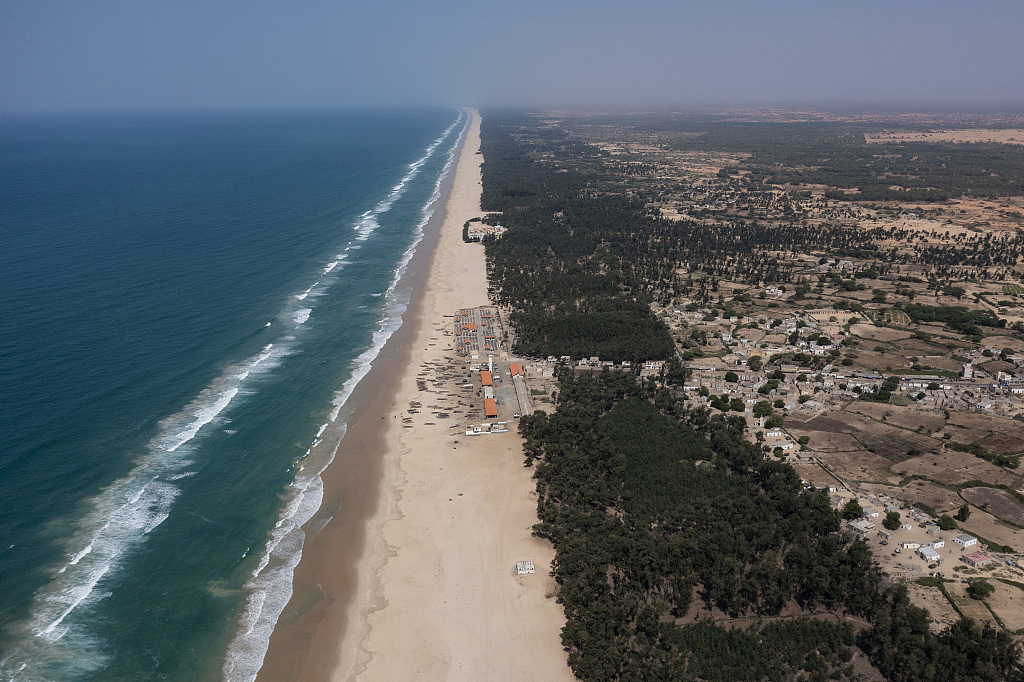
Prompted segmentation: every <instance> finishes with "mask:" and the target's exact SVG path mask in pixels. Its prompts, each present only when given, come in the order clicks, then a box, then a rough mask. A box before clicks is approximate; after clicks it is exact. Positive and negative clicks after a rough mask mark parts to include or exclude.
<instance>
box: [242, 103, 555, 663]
mask: <svg viewBox="0 0 1024 682" xmlns="http://www.w3.org/2000/svg"><path fill="white" fill-rule="evenodd" d="M470 113H471V121H470V125H469V127H468V129H467V132H466V136H465V138H464V140H463V141H462V146H461V148H460V149H459V152H458V156H457V157H456V159H457V160H456V164H455V167H454V168H453V170H452V173H451V176H450V184H449V185H448V186H447V191H446V194H445V195H444V196H445V200H444V205H443V210H442V211H437V212H436V213H435V217H434V219H433V220H432V221H431V226H430V228H429V229H428V230H427V232H426V235H425V238H424V242H423V247H421V250H420V251H418V252H417V254H416V256H415V257H414V261H413V262H411V263H410V273H411V274H410V277H412V279H411V281H412V282H413V284H414V286H415V291H416V292H417V293H416V294H415V295H414V298H413V300H412V301H410V304H409V308H408V313H407V314H408V316H409V317H408V319H407V322H406V324H403V325H402V327H401V328H400V329H399V330H398V331H396V332H395V334H394V335H393V336H392V338H391V339H390V340H389V341H388V344H387V345H386V346H385V347H384V349H382V351H381V354H380V356H379V357H378V359H377V360H376V362H375V365H376V366H375V368H374V369H375V370H376V371H374V370H371V373H370V374H368V375H367V377H366V378H365V380H364V381H363V382H361V383H360V385H359V386H358V387H357V390H356V392H355V394H354V395H353V397H352V400H353V401H356V402H355V404H357V405H358V407H357V409H356V410H355V412H354V413H353V415H352V418H351V420H350V422H349V428H348V432H347V434H346V436H345V438H343V439H342V441H341V444H340V445H339V447H338V450H337V454H336V457H335V461H334V463H332V465H331V466H330V467H328V469H327V470H326V471H325V472H324V474H323V478H324V485H325V497H324V502H323V504H322V505H321V509H320V511H319V512H318V513H317V515H316V516H315V517H314V518H313V519H312V520H311V521H310V522H309V524H307V527H308V528H316V527H319V526H318V524H320V525H322V524H323V522H324V521H326V520H330V519H331V518H332V517H334V516H335V514H336V517H335V518H334V520H333V522H331V523H328V524H327V525H326V527H325V528H324V529H323V530H322V531H321V532H320V533H318V534H317V535H315V536H313V537H311V538H310V539H309V540H308V542H307V547H306V549H305V550H304V552H303V556H302V560H301V561H300V563H299V565H298V566H297V567H296V570H295V574H294V586H293V590H294V591H293V596H292V599H291V601H290V602H289V604H288V606H287V608H286V609H285V610H284V612H283V613H282V615H281V618H280V619H279V621H278V626H277V628H275V631H274V633H273V635H272V637H271V641H270V647H269V649H268V652H267V655H266V658H265V661H264V665H263V668H262V669H261V670H260V673H259V675H258V677H257V679H258V680H261V681H269V682H276V681H278V680H303V681H306V680H352V679H368V680H372V679H411V678H416V679H421V678H426V679H451V678H463V679H493V678H494V671H496V670H503V671H506V673H505V675H504V676H510V677H515V678H517V679H519V678H524V677H525V678H529V677H530V676H531V675H535V676H536V678H537V679H545V680H560V679H564V680H567V681H568V680H573V679H575V678H574V677H573V676H572V673H571V671H570V670H569V668H568V666H567V664H566V656H565V652H564V651H563V650H562V647H561V640H560V629H561V627H562V625H563V624H564V622H565V619H564V615H563V614H562V610H561V607H560V606H559V605H558V604H557V603H556V602H555V601H554V599H553V598H548V597H547V596H546V595H548V594H551V593H553V591H554V587H555V585H554V581H553V579H552V578H551V577H550V576H549V575H548V572H547V570H545V567H547V566H548V565H550V562H551V559H552V558H553V556H554V550H553V548H551V546H550V544H549V543H547V542H545V541H542V540H539V539H537V538H534V537H533V536H532V534H531V531H530V528H531V527H532V525H533V524H534V523H535V522H536V493H535V491H534V483H533V480H532V473H533V470H532V469H527V468H525V467H523V459H522V448H521V440H520V438H519V436H518V435H517V434H516V433H514V432H511V433H507V434H501V435H493V436H489V437H487V438H476V439H473V438H469V439H467V438H461V439H460V438H458V437H457V436H453V432H452V430H451V429H450V426H451V425H450V424H446V423H432V422H424V421H423V419H424V418H426V419H428V420H429V419H430V418H431V417H430V416H429V414H417V415H415V420H414V423H413V424H412V425H411V428H405V426H406V425H403V423H402V417H406V416H407V415H406V412H405V410H406V408H407V407H408V402H411V401H415V400H421V399H426V400H429V399H430V398H429V397H426V398H424V396H429V395H430V394H429V393H424V392H423V390H421V389H420V387H419V386H418V385H417V374H418V373H420V372H422V371H425V370H424V368H425V367H426V366H427V365H429V364H431V363H438V362H444V361H445V358H446V357H454V351H453V350H452V348H451V337H449V336H446V335H445V334H443V333H442V330H445V329H447V327H448V326H449V325H450V324H451V321H450V319H447V320H446V319H445V317H444V316H446V315H448V316H450V315H452V314H453V313H454V312H455V310H456V309H457V308H460V307H472V306H477V305H485V304H487V302H488V301H487V279H486V265H485V259H484V252H483V247H482V246H481V245H480V244H476V243H474V244H466V243H464V242H463V241H462V225H463V223H465V221H466V220H468V219H469V218H472V217H477V216H482V215H483V213H482V212H481V211H480V192H481V185H480V163H481V161H482V157H481V156H480V155H479V153H478V151H479V125H480V119H479V116H478V114H477V113H476V112H475V111H471V112H470ZM435 221H437V222H435ZM414 262H415V266H414V265H413V263H414ZM421 378H422V377H421ZM382 426H383V427H384V428H381V427H382ZM456 433H461V430H460V431H456ZM455 441H459V442H457V443H456V442H455ZM467 441H471V442H467ZM455 500H458V501H459V502H460V503H462V504H460V505H458V507H457V508H456V506H455V502H454V501H455ZM518 559H533V560H535V561H536V562H537V566H538V568H540V570H539V572H538V574H537V575H532V576H525V577H516V576H515V575H514V570H513V569H514V562H515V561H516V560H518ZM460 604H461V605H462V606H461V607H460ZM427 633H429V635H428V634H427Z"/></svg>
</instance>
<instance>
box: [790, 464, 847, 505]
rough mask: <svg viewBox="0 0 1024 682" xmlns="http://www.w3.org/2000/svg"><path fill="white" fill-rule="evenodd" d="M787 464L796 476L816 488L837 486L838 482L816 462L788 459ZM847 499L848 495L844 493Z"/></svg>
mask: <svg viewBox="0 0 1024 682" xmlns="http://www.w3.org/2000/svg"><path fill="white" fill-rule="evenodd" d="M789 463H790V464H791V465H792V466H793V470H794V471H796V474H797V476H799V477H800V478H801V480H804V481H807V482H808V483H810V484H811V485H813V486H814V487H816V488H826V487H828V486H830V485H835V486H838V485H839V482H838V481H836V479H835V477H834V476H832V475H831V474H830V473H828V472H827V471H825V470H824V469H822V468H821V467H820V466H818V464H817V463H816V462H800V461H796V460H794V459H792V458H790V461H789ZM846 496H847V497H849V493H846Z"/></svg>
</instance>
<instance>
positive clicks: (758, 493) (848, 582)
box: [520, 368, 1024, 682]
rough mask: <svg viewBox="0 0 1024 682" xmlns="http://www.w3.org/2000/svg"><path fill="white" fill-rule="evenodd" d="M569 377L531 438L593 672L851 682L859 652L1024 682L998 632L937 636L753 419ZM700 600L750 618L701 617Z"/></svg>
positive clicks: (897, 667)
mask: <svg viewBox="0 0 1024 682" xmlns="http://www.w3.org/2000/svg"><path fill="white" fill-rule="evenodd" d="M558 378H559V380H560V388H559V394H558V406H557V411H556V412H555V413H554V414H552V415H550V416H548V415H545V414H544V413H542V412H536V413H534V414H533V415H529V416H526V417H524V418H523V419H522V420H521V423H520V432H521V434H522V435H523V437H524V438H525V440H526V444H525V451H526V456H527V461H528V463H535V464H536V479H537V490H538V493H539V501H538V517H539V519H540V521H539V523H538V524H537V525H536V526H535V531H536V533H537V534H539V535H541V536H543V537H545V538H548V539H550V540H551V542H552V543H553V544H554V546H555V549H556V552H557V554H556V558H555V562H554V575H555V578H556V580H557V582H558V585H559V592H558V599H559V601H560V602H561V603H562V604H563V606H564V608H565V612H566V616H567V618H568V623H567V624H566V626H565V628H564V630H563V633H562V639H563V644H564V645H565V647H566V649H567V650H568V652H569V663H570V665H571V666H572V669H573V671H574V672H575V674H576V675H577V677H579V678H580V679H584V680H723V681H725V680H788V679H811V680H825V679H829V678H832V679H839V678H850V679H852V678H854V677H856V674H857V673H856V670H855V667H853V665H852V664H851V660H852V659H853V656H854V652H855V651H856V650H860V651H862V652H864V653H866V654H867V656H868V658H869V659H870V661H871V662H872V664H873V665H874V666H875V667H876V668H877V669H879V670H880V671H881V672H882V673H883V674H884V675H885V676H886V677H887V678H888V679H891V680H900V681H907V682H910V681H917V680H921V681H924V680H1001V679H1007V680H1021V679H1024V677H1022V675H1021V671H1020V670H1019V669H1018V668H1015V667H1014V660H1015V650H1014V649H1013V647H1012V646H1011V641H1010V638H1009V636H1008V635H1006V634H1005V633H1003V632H1001V631H1000V632H997V631H995V630H993V629H991V628H989V627H987V626H986V627H985V628H984V629H982V628H979V627H978V626H977V625H976V624H974V623H973V622H965V623H959V624H957V625H955V626H953V627H952V628H950V629H948V630H947V631H945V632H943V633H942V634H940V635H934V634H932V633H931V632H930V631H929V630H928V616H927V612H925V611H924V610H923V609H920V608H917V607H915V606H913V605H911V604H910V602H909V600H908V599H907V595H906V590H905V588H903V587H900V586H890V587H885V586H884V585H883V583H882V581H881V579H880V575H879V573H878V571H877V568H876V567H875V566H874V565H873V563H872V560H871V554H870V551H869V549H868V548H867V547H866V545H865V544H864V542H863V540H860V539H855V538H853V537H851V536H850V535H848V534H844V533H841V532H840V526H839V517H838V515H837V513H836V512H835V511H833V510H832V509H831V508H830V507H829V505H828V501H827V499H826V498H825V496H824V494H822V493H810V492H807V491H805V490H804V489H803V488H802V486H801V484H800V480H799V478H798V477H797V475H796V474H795V472H794V471H793V469H792V467H790V466H789V465H787V464H785V463H781V462H777V461H766V460H764V459H763V457H762V456H761V454H760V453H759V452H758V450H757V448H756V447H755V446H754V445H752V444H750V443H748V442H746V441H745V440H744V439H743V423H742V419H739V418H730V417H728V416H725V415H715V416H711V414H710V413H709V411H708V410H704V409H699V410H693V411H686V410H685V409H684V408H683V407H682V406H683V403H682V402H680V401H678V400H675V399H674V397H673V394H672V392H671V391H670V390H669V389H666V388H660V389H659V388H657V386H656V384H655V383H654V382H652V381H648V382H641V381H639V380H638V379H637V378H636V377H634V376H633V375H630V374H624V373H617V372H604V373H601V374H598V375H590V374H581V375H579V376H577V375H575V374H574V373H573V371H572V370H571V369H569V368H563V369H562V370H561V371H560V373H559V376H558ZM695 602H696V605H699V606H701V607H705V609H713V610H714V613H716V614H718V617H719V618H743V619H744V620H743V621H742V622H740V623H738V624H736V625H735V626H734V627H724V626H722V625H716V624H714V623H712V622H711V620H710V619H709V612H708V611H707V610H704V611H702V612H698V617H697V618H696V619H694V618H693V614H692V612H691V607H693V606H694V605H695ZM784 613H785V614H787V615H788V616H790V617H784V618H778V616H780V614H784Z"/></svg>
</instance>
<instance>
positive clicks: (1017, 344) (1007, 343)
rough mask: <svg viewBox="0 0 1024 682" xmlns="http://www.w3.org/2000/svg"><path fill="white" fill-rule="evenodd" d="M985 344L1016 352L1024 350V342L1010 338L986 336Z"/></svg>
mask: <svg viewBox="0 0 1024 682" xmlns="http://www.w3.org/2000/svg"><path fill="white" fill-rule="evenodd" d="M1014 286H1017V288H1018V289H1019V288H1020V286H1018V285H1014ZM985 343H987V344H989V345H991V346H995V347H996V348H999V349H1003V348H1012V349H1014V350H1018V351H1019V350H1022V349H1024V341H1021V340H1020V339H1015V338H1013V337H1012V336H986V337H985Z"/></svg>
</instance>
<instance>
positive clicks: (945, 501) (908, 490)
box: [890, 480, 963, 513]
mask: <svg viewBox="0 0 1024 682" xmlns="http://www.w3.org/2000/svg"><path fill="white" fill-rule="evenodd" d="M890 494H891V495H892V496H893V497H895V498H897V499H900V500H905V501H907V502H909V503H910V504H913V505H921V504H926V505H928V506H929V507H931V508H932V509H934V510H935V511H937V512H940V513H941V512H947V511H952V510H955V509H957V508H958V507H960V505H962V504H963V500H961V499H960V498H959V497H958V496H957V494H956V493H955V492H953V491H952V490H948V489H947V488H943V487H942V486H938V485H935V484H934V483H930V482H929V481H922V480H915V481H910V482H909V483H907V484H906V485H905V486H903V487H902V488H897V489H896V491H895V492H892V493H890Z"/></svg>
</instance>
